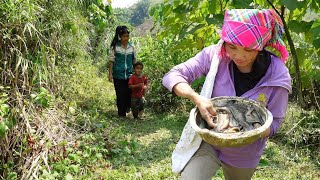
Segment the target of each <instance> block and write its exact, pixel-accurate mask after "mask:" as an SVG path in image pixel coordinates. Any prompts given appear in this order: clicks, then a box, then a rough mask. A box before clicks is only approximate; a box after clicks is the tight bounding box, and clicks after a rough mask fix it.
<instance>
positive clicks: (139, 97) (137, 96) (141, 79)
mask: <svg viewBox="0 0 320 180" xmlns="http://www.w3.org/2000/svg"><path fill="white" fill-rule="evenodd" d="M142 69H143V64H142V62H139V61H138V62H136V63H135V64H133V71H134V74H133V75H132V76H130V78H129V82H128V84H129V88H130V89H132V93H131V111H132V114H133V117H134V118H135V119H141V118H142V116H143V110H144V103H145V98H144V97H143V96H144V93H145V91H146V90H147V89H148V86H147V85H148V79H147V77H146V76H144V75H143V74H142Z"/></svg>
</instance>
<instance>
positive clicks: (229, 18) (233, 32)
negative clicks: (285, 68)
mask: <svg viewBox="0 0 320 180" xmlns="http://www.w3.org/2000/svg"><path fill="white" fill-rule="evenodd" d="M282 33H283V23H282V20H281V18H280V17H279V16H278V14H277V13H276V12H275V11H274V10H272V9H263V10H258V9H232V10H227V11H226V12H225V16H224V23H223V27H222V31H221V39H222V40H224V41H225V42H228V43H230V44H234V45H239V46H242V47H246V48H250V49H255V50H258V51H261V50H262V49H263V48H264V47H267V46H271V47H273V48H275V49H276V50H277V51H279V52H280V54H281V60H282V61H283V62H286V61H287V59H288V51H287V49H286V47H285V43H284V42H283V40H282Z"/></svg>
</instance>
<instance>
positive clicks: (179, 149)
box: [172, 40, 223, 173]
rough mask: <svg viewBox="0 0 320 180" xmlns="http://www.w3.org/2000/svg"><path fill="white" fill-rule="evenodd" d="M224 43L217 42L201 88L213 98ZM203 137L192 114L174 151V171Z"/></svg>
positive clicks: (178, 171)
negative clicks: (193, 127) (193, 120)
mask: <svg viewBox="0 0 320 180" xmlns="http://www.w3.org/2000/svg"><path fill="white" fill-rule="evenodd" d="M222 45H223V40H220V41H219V42H218V44H217V49H216V51H215V53H214V55H213V57H212V61H211V65H210V70H209V72H208V74H207V76H206V80H205V82H204V85H203V87H202V89H201V93H200V95H202V96H204V97H207V98H211V95H212V90H213V86H214V80H215V77H216V74H217V71H218V66H219V62H220V60H219V53H220V50H221V47H222ZM195 110H196V108H193V109H192V110H191V111H190V114H192V113H194V112H195ZM201 142H202V138H201V137H200V135H198V134H197V133H196V132H195V131H194V130H193V129H192V127H191V124H190V116H189V119H188V122H187V123H186V125H185V126H184V128H183V131H182V135H181V137H180V140H179V142H178V144H177V145H176V148H175V149H174V151H173V153H172V171H173V172H174V173H180V172H181V171H182V170H183V168H184V167H185V166H186V164H187V163H188V162H189V160H190V159H191V157H192V156H193V154H194V153H195V152H196V151H197V150H198V149H199V147H200V144H201Z"/></svg>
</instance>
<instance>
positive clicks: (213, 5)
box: [208, 0, 217, 14]
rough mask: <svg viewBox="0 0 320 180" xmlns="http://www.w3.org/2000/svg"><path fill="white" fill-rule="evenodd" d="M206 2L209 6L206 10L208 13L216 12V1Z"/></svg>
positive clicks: (209, 0)
mask: <svg viewBox="0 0 320 180" xmlns="http://www.w3.org/2000/svg"><path fill="white" fill-rule="evenodd" d="M208 4H209V6H208V10H209V13H210V14H216V13H217V12H216V11H217V10H216V8H217V5H216V4H217V2H216V0H208Z"/></svg>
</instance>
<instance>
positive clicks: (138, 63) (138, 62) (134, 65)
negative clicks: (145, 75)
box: [133, 61, 143, 68]
mask: <svg viewBox="0 0 320 180" xmlns="http://www.w3.org/2000/svg"><path fill="white" fill-rule="evenodd" d="M139 65H140V66H142V68H143V64H142V62H140V61H137V62H136V63H134V64H133V68H135V67H136V66H139Z"/></svg>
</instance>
